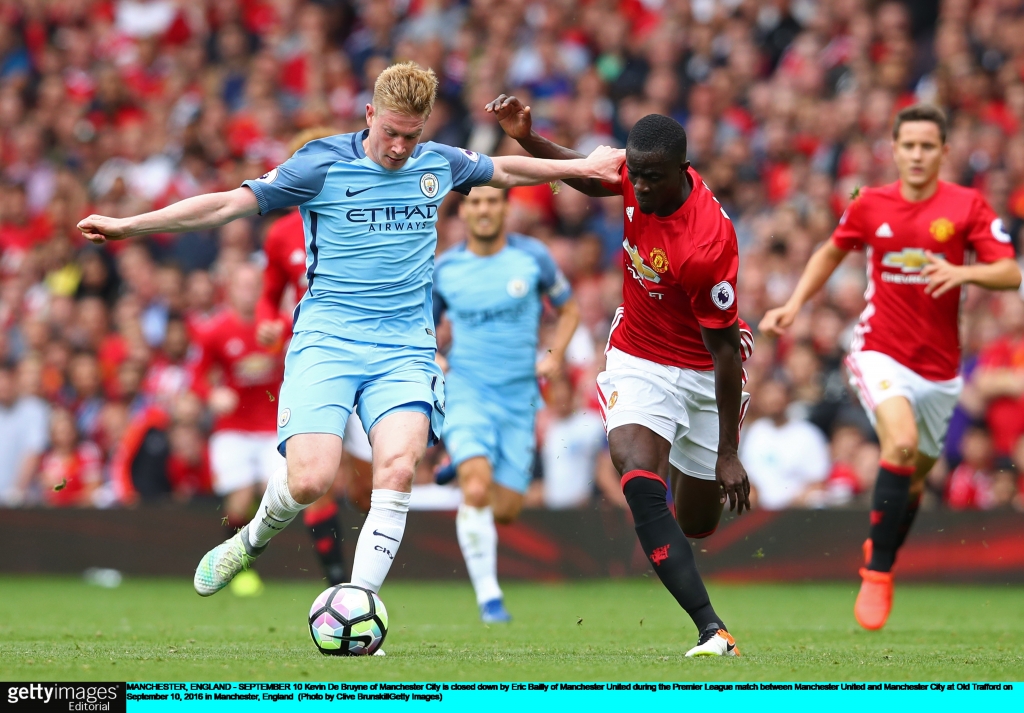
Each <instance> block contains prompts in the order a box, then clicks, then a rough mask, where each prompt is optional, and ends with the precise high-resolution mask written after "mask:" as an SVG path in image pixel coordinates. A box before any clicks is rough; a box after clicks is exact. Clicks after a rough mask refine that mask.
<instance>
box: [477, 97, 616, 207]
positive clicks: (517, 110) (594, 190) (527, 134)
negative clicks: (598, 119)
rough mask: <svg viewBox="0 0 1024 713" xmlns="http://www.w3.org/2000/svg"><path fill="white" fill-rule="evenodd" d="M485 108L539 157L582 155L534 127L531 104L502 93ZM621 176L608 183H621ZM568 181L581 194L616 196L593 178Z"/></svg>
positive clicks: (510, 134) (516, 138) (552, 157)
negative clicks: (560, 144) (559, 143)
mask: <svg viewBox="0 0 1024 713" xmlns="http://www.w3.org/2000/svg"><path fill="white" fill-rule="evenodd" d="M484 111H487V112H488V113H491V114H494V115H495V117H497V119H498V124H500V125H501V128H502V129H503V130H504V131H505V133H506V134H508V135H509V136H511V137H512V138H513V139H515V140H516V141H518V142H519V145H520V146H522V147H523V148H524V149H526V152H527V153H528V154H530V155H531V156H536V157H537V158H546V159H553V160H555V161H569V160H572V159H578V158H583V154H581V153H580V152H578V151H573V150H572V149H569V148H566V147H565V146H559V145H558V144H556V143H554V142H553V141H548V140H547V139H545V138H544V137H543V136H541V135H540V134H538V133H537V132H536V131H534V130H533V120H532V118H531V116H530V107H528V106H523V103H522V102H521V101H519V100H518V99H516V98H515V97H514V96H505V95H504V94H501V95H499V96H498V98H497V99H495V100H494V101H492V102H491V103H490V104H488V105H487V106H486V107H484ZM618 180H619V178H618V176H616V177H615V179H614V180H612V181H609V183H616V182H618ZM565 182H566V184H567V185H569V186H571V187H573V188H575V189H576V190H577V191H579V192H580V193H585V194H586V195H588V196H594V197H595V198H601V197H604V196H613V195H616V194H615V193H613V192H612V191H609V190H608V189H607V188H605V187H604V186H602V185H601V181H599V180H596V179H593V178H583V179H567V180H566V181H565Z"/></svg>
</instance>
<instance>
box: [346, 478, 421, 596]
mask: <svg viewBox="0 0 1024 713" xmlns="http://www.w3.org/2000/svg"><path fill="white" fill-rule="evenodd" d="M411 496H412V494H411V493H402V492H399V491H397V490H384V489H375V490H374V491H373V492H372V493H371V494H370V512H369V514H368V515H367V516H366V520H365V521H363V529H362V530H361V531H360V532H359V539H358V540H357V541H356V555H355V557H354V558H353V559H352V584H354V585H356V586H358V587H365V588H366V589H369V590H372V591H374V592H377V591H380V587H381V585H382V584H384V578H385V577H387V576H388V571H389V570H390V569H391V563H392V562H393V561H394V559H395V555H397V554H398V547H399V545H401V544H402V535H404V534H405V519H406V517H407V516H408V514H409V498H410V497H411Z"/></svg>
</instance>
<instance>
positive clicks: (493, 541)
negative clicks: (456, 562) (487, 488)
mask: <svg viewBox="0 0 1024 713" xmlns="http://www.w3.org/2000/svg"><path fill="white" fill-rule="evenodd" d="M455 532H456V534H457V535H458V538H459V547H460V548H462V557H463V559H465V560H466V569H467V570H468V571H469V580H470V581H471V582H472V583H473V590H474V591H475V592H476V603H477V604H483V603H484V602H489V601H491V600H492V599H501V587H499V586H498V530H497V529H496V528H495V527H494V511H493V510H491V507H490V506H487V507H485V508H475V507H473V506H471V505H466V504H465V503H463V504H462V505H459V514H458V517H456V518H455Z"/></svg>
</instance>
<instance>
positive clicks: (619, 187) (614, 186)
mask: <svg viewBox="0 0 1024 713" xmlns="http://www.w3.org/2000/svg"><path fill="white" fill-rule="evenodd" d="M628 180H629V179H628V178H627V177H626V164H625V163H623V164H622V166H621V167H620V168H619V182H618V183H606V182H604V181H601V187H602V188H604V189H605V190H609V191H611V192H612V193H614V194H616V195H619V196H621V195H623V190H624V188H623V187H624V186H625V185H626V181H628Z"/></svg>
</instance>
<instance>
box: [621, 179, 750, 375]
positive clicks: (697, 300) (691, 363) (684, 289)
mask: <svg viewBox="0 0 1024 713" xmlns="http://www.w3.org/2000/svg"><path fill="white" fill-rule="evenodd" d="M621 176H622V182H621V183H619V184H604V185H605V187H606V188H608V189H609V190H611V191H615V192H616V193H619V194H621V195H622V197H623V199H624V204H623V208H624V213H625V215H624V217H623V225H624V226H625V236H624V238H623V241H622V246H623V248H624V249H625V251H624V253H623V268H624V270H625V276H624V277H625V279H624V280H623V283H622V303H623V304H622V307H621V308H620V311H619V313H618V314H616V316H615V321H614V322H613V323H612V333H611V336H610V338H609V344H610V345H611V346H613V347H615V348H616V349H619V350H621V351H623V352H626V353H627V354H631V355H633V356H636V357H640V358H642V359H647V360H649V361H653V362H657V363H658V364H665V365H667V366H675V367H679V368H681V369H695V370H698V371H708V370H710V369H713V368H714V363H713V362H712V360H711V354H710V353H709V352H708V350H707V347H706V346H704V339H703V337H701V334H700V328H701V327H707V328H708V329H724V328H726V327H729V326H731V325H732V324H733V323H734V322H736V321H737V320H738V319H739V317H738V314H737V307H736V273H737V270H738V269H739V252H738V249H737V246H736V231H735V230H734V229H733V227H732V222H731V221H730V220H729V217H728V216H727V215H726V214H725V211H724V210H723V209H722V206H721V205H720V204H719V203H718V201H717V200H716V199H715V196H714V195H712V193H711V191H710V189H708V187H707V186H706V185H705V184H704V181H703V180H701V177H700V176H699V175H698V174H697V172H696V171H695V170H693V168H690V169H689V176H690V181H691V182H692V183H693V192H692V193H690V195H689V197H687V199H686V201H685V202H684V203H683V205H682V206H680V207H679V210H677V211H676V212H675V213H673V214H672V215H670V216H668V217H667V218H660V217H658V216H656V215H653V214H651V215H645V214H644V213H641V212H640V208H639V206H638V205H637V202H636V195H635V194H634V192H633V185H632V184H631V183H630V182H629V179H628V177H627V176H626V167H625V165H623V167H622V171H621ZM740 327H741V328H742V329H746V330H748V331H749V328H748V327H747V326H746V324H744V323H743V322H742V321H740ZM749 347H750V343H749V340H744V343H743V354H744V357H746V356H747V355H748V354H749Z"/></svg>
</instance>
